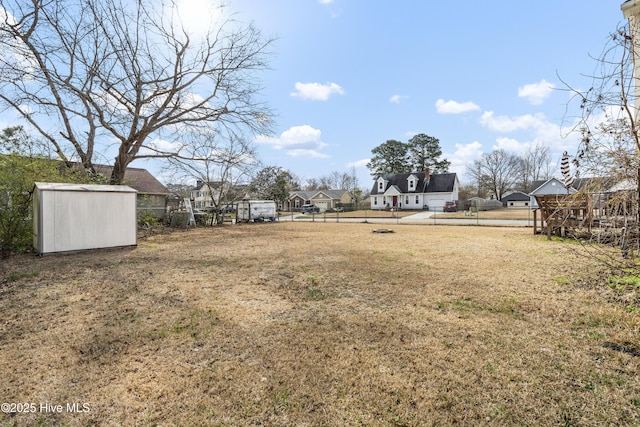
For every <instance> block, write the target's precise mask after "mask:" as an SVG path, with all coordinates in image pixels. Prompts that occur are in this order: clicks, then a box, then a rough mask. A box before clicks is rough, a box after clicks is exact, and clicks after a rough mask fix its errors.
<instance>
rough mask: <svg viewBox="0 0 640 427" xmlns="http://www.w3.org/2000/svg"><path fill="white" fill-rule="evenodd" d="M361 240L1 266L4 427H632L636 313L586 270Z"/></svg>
mask: <svg viewBox="0 0 640 427" xmlns="http://www.w3.org/2000/svg"><path fill="white" fill-rule="evenodd" d="M374 228H376V226H375V225H371V224H347V223H339V224H336V223H326V224H325V223H315V224H312V223H302V222H295V223H275V224H255V225H254V224H246V225H236V226H225V227H222V228H213V229H197V230H193V231H187V232H175V233H172V234H166V235H157V236H154V237H151V238H148V239H146V240H143V241H141V242H140V244H139V246H138V247H137V248H136V249H127V250H107V251H98V252H92V253H81V254H75V255H55V256H47V257H43V258H33V257H31V256H19V257H15V258H12V259H11V260H9V262H5V263H4V264H2V266H1V267H0V313H2V323H1V324H0V372H1V373H2V375H1V376H0V397H1V401H2V402H10V403H11V402H13V403H35V409H36V410H35V411H34V412H29V413H16V414H0V425H7V426H13V425H17V426H23V425H25V426H26V425H43V426H48V425H50V426H58V425H70V426H80V425H82V426H84V425H107V426H121V425H136V426H145V425H149V426H152V425H153V426H155V425H185V426H196V425H212V426H248V425H256V426H258V425H263V426H284V425H295V426H322V425H326V426H335V425H351V426H356V425H366V426H428V425H453V424H458V425H470V426H471V425H473V426H475V425H501V426H502V425H579V426H585V425H639V424H640V377H639V376H638V372H640V343H639V339H640V319H639V317H640V315H639V314H638V313H637V312H633V311H632V310H625V306H624V305H623V304H620V303H617V302H615V301H613V300H612V299H611V298H608V294H607V292H605V291H604V290H603V289H606V290H608V289H609V288H608V287H607V286H606V285H603V286H602V287H598V286H586V285H584V284H583V283H584V282H585V280H584V279H585V278H588V277H590V276H593V275H594V274H595V270H593V267H592V266H590V265H589V261H588V260H587V259H586V258H581V257H577V256H575V255H574V253H573V251H572V248H571V245H568V244H563V243H561V242H555V241H547V240H546V239H545V238H543V237H537V236H533V235H532V234H531V230H530V229H522V228H517V229H516V228H514V229H511V228H488V227H452V226H418V225H394V226H393V227H392V228H393V229H394V231H395V233H389V234H376V233H372V230H373V229H374ZM67 403H71V404H72V403H77V404H78V408H80V409H88V412H70V411H67V409H73V408H67V407H66V404H67ZM41 404H43V405H44V404H49V405H51V406H52V407H53V408H54V409H56V407H55V405H62V408H61V409H62V413H52V412H51V411H49V412H47V408H49V407H40V405H41ZM83 404H84V405H85V406H83ZM23 409H24V407H23Z"/></svg>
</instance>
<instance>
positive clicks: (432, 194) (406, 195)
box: [370, 169, 460, 210]
mask: <svg viewBox="0 0 640 427" xmlns="http://www.w3.org/2000/svg"><path fill="white" fill-rule="evenodd" d="M459 186H460V183H459V181H458V176H457V175H456V174H455V173H443V174H431V173H430V172H429V170H428V169H427V170H426V171H425V172H411V173H400V174H396V175H384V176H380V177H378V178H377V179H376V180H375V182H374V184H373V188H372V189H371V197H370V200H371V209H386V208H395V209H429V210H442V207H443V206H444V204H445V202H454V201H456V200H458V187H459Z"/></svg>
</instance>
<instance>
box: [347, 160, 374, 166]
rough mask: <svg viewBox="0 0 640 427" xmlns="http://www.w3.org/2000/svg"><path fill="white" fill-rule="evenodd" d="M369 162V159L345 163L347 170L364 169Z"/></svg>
mask: <svg viewBox="0 0 640 427" xmlns="http://www.w3.org/2000/svg"><path fill="white" fill-rule="evenodd" d="M370 161H371V159H362V160H356V161H355V162H349V163H347V167H348V168H364V167H367V163H369V162H370Z"/></svg>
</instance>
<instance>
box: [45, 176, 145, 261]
mask: <svg viewBox="0 0 640 427" xmlns="http://www.w3.org/2000/svg"><path fill="white" fill-rule="evenodd" d="M136 193H137V192H136V190H134V189H133V188H130V187H127V186H124V185H87V184H59V183H44V182H36V183H35V188H34V194H33V246H34V248H35V250H36V251H37V252H38V253H40V254H47V253H54V252H69V251H80V250H86V249H98V248H112V247H121V246H135V245H137V243H138V238H137V218H136Z"/></svg>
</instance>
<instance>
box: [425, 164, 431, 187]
mask: <svg viewBox="0 0 640 427" xmlns="http://www.w3.org/2000/svg"><path fill="white" fill-rule="evenodd" d="M429 181H431V170H430V169H429V168H426V169H425V170H424V185H425V187H426V186H427V185H429Z"/></svg>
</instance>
